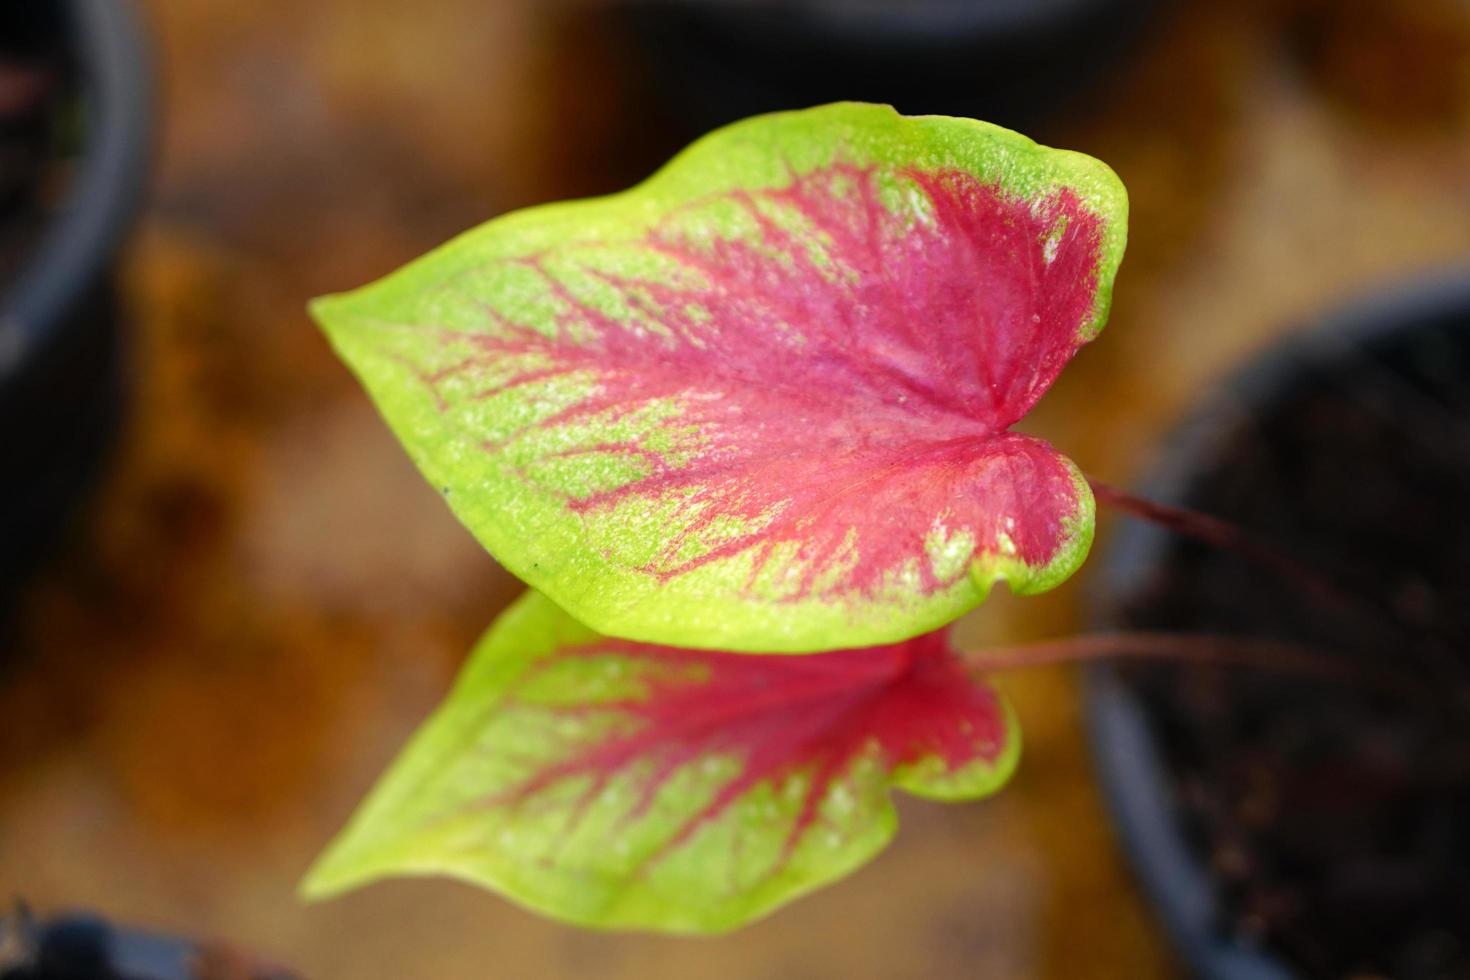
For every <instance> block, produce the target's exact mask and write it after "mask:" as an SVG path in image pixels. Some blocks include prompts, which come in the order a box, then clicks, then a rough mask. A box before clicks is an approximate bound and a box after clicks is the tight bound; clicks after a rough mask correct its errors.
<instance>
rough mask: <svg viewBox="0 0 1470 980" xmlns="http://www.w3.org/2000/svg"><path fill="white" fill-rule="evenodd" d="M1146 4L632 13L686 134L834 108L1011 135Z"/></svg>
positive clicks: (1130, 32)
mask: <svg viewBox="0 0 1470 980" xmlns="http://www.w3.org/2000/svg"><path fill="white" fill-rule="evenodd" d="M1155 2H1156V0H983V2H972V0H908V2H904V3H891V2H883V0H632V2H629V3H627V4H626V6H625V11H624V12H625V14H626V23H627V25H628V26H629V27H630V28H631V33H632V36H633V38H634V39H635V41H636V42H637V44H638V47H639V48H640V50H641V52H642V56H643V58H644V60H645V61H646V62H647V64H648V66H649V68H650V69H651V70H652V74H653V76H654V79H655V82H656V84H657V88H658V92H659V94H660V95H661V96H662V97H663V98H664V99H665V100H666V101H667V102H668V103H669V104H670V107H671V109H672V112H673V114H674V115H676V116H677V117H679V118H681V119H683V120H684V121H685V122H686V123H687V125H688V126H689V128H690V129H691V130H693V131H704V130H708V129H711V128H714V127H716V126H719V125H723V124H724V123H727V122H731V121H733V120H735V119H740V118H742V117H745V116H749V115H754V114H756V113H760V112H769V111H773V110H777V109H794V108H804V107H806V106H810V105H818V104H821V103H826V102H834V101H839V100H846V99H852V100H859V101H869V102H885V103H890V104H892V105H894V106H895V107H897V108H898V109H899V111H901V112H906V113H945V114H950V115H962V116H975V117H978V118H982V119H988V120H991V121H993V122H997V123H1001V124H1004V125H1010V126H1021V125H1024V124H1026V123H1028V122H1030V121H1032V120H1033V119H1034V118H1035V117H1036V116H1037V115H1038V114H1039V113H1041V112H1043V111H1045V110H1048V109H1050V108H1052V107H1054V106H1056V105H1058V104H1061V103H1063V102H1065V101H1066V100H1067V99H1068V98H1069V97H1071V96H1074V95H1076V94H1077V93H1079V92H1082V91H1085V90H1086V88H1087V86H1088V83H1089V82H1091V81H1093V80H1094V79H1095V78H1096V77H1097V75H1098V73H1099V72H1100V71H1101V70H1102V69H1103V68H1104V67H1106V66H1107V65H1108V64H1109V63H1110V62H1111V61H1112V60H1113V59H1114V58H1115V57H1117V55H1118V53H1119V51H1120V50H1122V49H1123V48H1124V47H1125V46H1126V44H1127V42H1128V41H1129V40H1131V39H1132V38H1133V36H1134V35H1135V34H1136V33H1137V31H1138V29H1139V28H1140V27H1141V26H1142V25H1143V24H1144V23H1145V21H1146V20H1147V18H1148V16H1149V14H1150V13H1151V12H1152V9H1153V7H1154V5H1155Z"/></svg>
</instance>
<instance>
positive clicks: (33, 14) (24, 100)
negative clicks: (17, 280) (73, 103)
mask: <svg viewBox="0 0 1470 980" xmlns="http://www.w3.org/2000/svg"><path fill="white" fill-rule="evenodd" d="M4 7H5V9H4V10H3V11H0V290H4V289H5V288H6V287H7V286H9V284H10V282H11V280H12V279H14V277H15V276H16V274H17V273H18V272H19V271H20V270H21V269H22V268H23V267H24V263H25V261H26V259H27V258H28V257H29V256H30V254H31V252H32V250H33V249H34V247H35V244H36V242H37V240H38V238H39V237H40V235H41V232H42V231H43V230H44V228H45V226H46V223H47V221H48V219H49V218H50V216H51V215H52V214H53V213H54V211H55V208H56V205H57V203H58V201H59V200H60V198H61V195H62V192H63V190H64V184H65V179H66V166H65V162H64V160H65V157H66V155H67V148H66V143H67V141H68V140H69V138H70V137H71V136H72V135H73V134H71V133H69V132H68V131H67V130H68V128H69V126H76V125H80V122H81V120H80V119H73V120H68V119H67V118H66V117H67V113H68V111H69V105H70V99H69V89H70V88H71V87H72V86H71V81H70V76H71V75H72V72H71V71H70V68H69V65H68V59H67V57H66V54H65V47H64V34H63V30H62V24H61V21H60V14H59V10H60V7H61V5H60V4H56V3H34V4H30V3H27V4H6V5H4Z"/></svg>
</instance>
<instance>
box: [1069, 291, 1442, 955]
mask: <svg viewBox="0 0 1470 980" xmlns="http://www.w3.org/2000/svg"><path fill="white" fill-rule="evenodd" d="M1457 311H1462V312H1463V314H1464V315H1465V316H1466V317H1470V267H1467V266H1463V265H1456V266H1450V267H1446V268H1444V269H1441V270H1439V271H1437V272H1435V273H1432V274H1429V275H1426V276H1422V277H1420V278H1418V279H1415V280H1411V281H1409V282H1408V283H1406V284H1400V285H1398V286H1396V287H1394V288H1391V289H1388V290H1382V291H1378V292H1374V293H1371V294H1368V295H1364V296H1360V297H1359V298H1357V299H1355V300H1352V301H1349V302H1348V303H1346V304H1345V305H1342V306H1339V307H1337V308H1336V309H1334V310H1332V311H1331V312H1328V313H1327V314H1325V315H1323V316H1320V317H1318V318H1315V320H1314V321H1313V322H1312V323H1311V324H1310V325H1309V326H1307V327H1306V328H1305V329H1303V330H1301V331H1298V332H1296V333H1294V334H1292V335H1290V336H1288V337H1287V338H1286V339H1284V340H1281V341H1278V343H1277V344H1276V346H1274V347H1270V348H1267V349H1266V350H1265V351H1264V352H1260V353H1257V354H1256V355H1255V356H1253V357H1251V358H1250V359H1248V360H1247V361H1246V363H1245V364H1244V366H1243V367H1240V368H1237V369H1236V370H1234V371H1233V372H1232V373H1230V374H1228V375H1227V376H1226V378H1225V380H1224V381H1222V382H1220V383H1218V384H1216V385H1215V386H1214V387H1213V388H1212V389H1211V393H1210V394H1209V395H1207V396H1206V398H1205V399H1204V401H1203V403H1202V404H1201V405H1200V406H1199V407H1197V408H1196V409H1195V410H1194V411H1192V412H1190V413H1189V414H1188V415H1186V417H1185V420H1184V422H1183V423H1182V424H1180V425H1179V426H1178V428H1177V429H1176V430H1175V431H1174V433H1173V434H1172V435H1171V436H1170V437H1169V438H1168V439H1167V440H1166V442H1165V444H1164V447H1163V449H1162V450H1161V451H1160V453H1159V454H1158V458H1157V459H1156V460H1155V461H1154V463H1153V465H1151V466H1150V467H1148V468H1147V473H1148V476H1147V477H1146V479H1145V480H1144V481H1143V486H1144V492H1145V493H1146V494H1147V495H1148V496H1149V497H1150V498H1151V499H1153V500H1157V501H1160V502H1162V503H1170V504H1179V503H1182V498H1183V495H1184V492H1185V490H1186V489H1187V487H1188V484H1189V481H1190V479H1191V478H1192V476H1193V475H1194V474H1195V473H1197V472H1198V471H1199V469H1200V463H1201V461H1202V460H1206V459H1209V458H1211V457H1213V456H1215V455H1217V454H1218V451H1219V450H1220V449H1221V448H1222V447H1223V446H1224V444H1225V440H1227V439H1228V438H1229V437H1230V436H1231V434H1232V433H1234V432H1236V431H1238V429H1239V426H1240V425H1241V424H1242V422H1243V420H1244V419H1245V418H1247V417H1248V415H1249V414H1251V413H1252V411H1253V410H1258V409H1260V408H1263V407H1269V406H1270V405H1271V404H1272V403H1273V402H1274V401H1275V400H1276V399H1278V398H1279V397H1281V396H1282V394H1283V393H1284V392H1285V391H1287V390H1288V389H1289V387H1290V386H1291V385H1293V384H1294V383H1295V382H1296V381H1297V379H1299V378H1301V377H1303V376H1304V375H1305V376H1310V375H1311V374H1312V373H1315V372H1320V371H1321V370H1322V369H1323V368H1325V367H1327V366H1329V365H1331V364H1332V363H1334V362H1335V361H1336V360H1338V359H1340V358H1341V357H1343V356H1344V355H1345V354H1350V353H1351V352H1352V351H1353V349H1355V348H1357V347H1360V346H1362V345H1365V344H1368V343H1372V342H1375V341H1379V340H1382V339H1384V338H1387V337H1390V336H1393V335H1395V334H1397V333H1400V332H1403V331H1405V330H1411V329H1414V328H1415V327H1422V326H1428V325H1434V324H1442V323H1443V322H1444V321H1445V320H1447V319H1448V318H1449V316H1451V315H1453V314H1454V313H1456V312H1457ZM1169 540H1170V536H1169V534H1168V532H1166V531H1165V530H1163V529H1162V528H1159V527H1156V526H1154V525H1150V524H1143V523H1140V522H1135V521H1129V522H1126V523H1125V524H1123V525H1121V526H1119V527H1118V528H1117V529H1116V530H1115V531H1114V532H1113V535H1112V539H1111V540H1110V541H1109V543H1108V547H1107V550H1106V552H1105V553H1104V555H1103V557H1102V560H1101V569H1100V573H1099V574H1097V575H1095V576H1093V577H1092V578H1091V580H1090V585H1091V588H1090V589H1089V592H1090V595H1089V601H1088V605H1089V607H1090V614H1089V616H1088V620H1089V622H1090V623H1091V625H1092V626H1093V627H1094V628H1116V626H1117V624H1116V620H1115V619H1114V616H1115V613H1116V609H1117V607H1118V605H1119V604H1120V602H1121V600H1123V599H1124V598H1126V596H1127V590H1126V586H1124V585H1122V583H1129V582H1136V581H1143V580H1144V574H1145V572H1146V570H1147V569H1151V568H1153V567H1156V566H1157V565H1158V564H1159V563H1160V561H1162V559H1163V558H1164V553H1165V549H1166V548H1167V547H1168V544H1169ZM1083 697H1084V700H1085V707H1084V710H1085V718H1086V728H1087V733H1088V741H1089V743H1090V744H1089V748H1090V749H1091V754H1092V761H1093V769H1094V771H1095V773H1096V778H1097V780H1098V783H1099V784H1100V787H1101V790H1102V794H1103V797H1104V800H1105V803H1106V805H1107V809H1108V812H1109V813H1110V815H1111V816H1112V822H1113V826H1114V831H1115V833H1116V834H1117V836H1118V838H1119V842H1120V844H1121V845H1122V848H1123V851H1124V853H1125V855H1126V858H1127V861H1128V864H1129V865H1130V867H1131V869H1132V871H1133V874H1134V877H1135V878H1136V879H1137V880H1138V882H1139V884H1140V885H1141V887H1142V890H1143V892H1144V894H1145V897H1146V898H1147V900H1148V903H1149V904H1150V906H1152V909H1151V911H1152V912H1153V914H1154V915H1155V916H1157V917H1158V919H1159V920H1160V921H1161V923H1162V925H1163V927H1164V932H1165V933H1166V935H1167V936H1168V938H1169V940H1170V942H1171V943H1172V945H1173V947H1174V949H1175V950H1176V951H1177V952H1178V953H1179V955H1180V956H1181V957H1182V958H1183V959H1184V960H1185V961H1186V962H1187V963H1188V964H1189V965H1190V966H1191V967H1192V968H1193V969H1194V971H1195V972H1196V973H1197V974H1198V976H1199V977H1201V978H1202V980H1300V978H1299V975H1298V974H1297V973H1296V972H1295V971H1293V970H1292V969H1290V968H1289V967H1287V966H1286V965H1285V964H1283V963H1282V962H1281V961H1280V960H1278V959H1277V958H1276V957H1274V956H1272V955H1271V954H1270V953H1269V952H1268V951H1266V950H1263V949H1257V948H1247V947H1244V946H1241V945H1238V944H1236V943H1233V942H1231V941H1230V940H1229V939H1227V938H1224V937H1222V936H1220V935H1219V934H1218V933H1217V931H1216V930H1215V929H1214V928H1213V926H1214V919H1215V912H1216V907H1217V902H1216V899H1215V895H1214V893H1213V889H1212V886H1211V883H1210V879H1209V876H1208V874H1207V873H1206V871H1205V869H1204V868H1203V867H1202V866H1201V862H1200V860H1199V859H1198V856H1197V855H1196V854H1195V853H1194V852H1193V851H1191V849H1190V848H1189V845H1188V843H1187V842H1186V841H1185V839H1184V835H1183V833H1182V832H1181V830H1180V828H1179V826H1178V821H1177V819H1176V816H1175V812H1174V808H1173V806H1172V805H1171V804H1170V802H1169V794H1168V791H1167V789H1166V783H1165V776H1164V771H1163V769H1164V766H1163V762H1162V760H1161V758H1160V755H1159V752H1158V751H1157V749H1156V746H1155V744H1154V741H1153V737H1152V734H1151V733H1150V732H1149V730H1148V726H1147V722H1146V720H1145V715H1144V709H1143V706H1142V704H1141V703H1140V702H1139V700H1138V698H1137V697H1136V696H1135V695H1134V694H1133V692H1132V691H1131V690H1130V689H1129V688H1128V687H1127V685H1126V684H1125V683H1124V682H1123V680H1122V678H1121V676H1120V674H1119V672H1118V671H1117V669H1116V668H1115V667H1113V666H1112V665H1110V664H1106V663H1095V664H1089V665H1087V666H1086V667H1085V668H1084V670H1083Z"/></svg>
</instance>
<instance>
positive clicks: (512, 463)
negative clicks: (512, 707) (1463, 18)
mask: <svg viewBox="0 0 1470 980" xmlns="http://www.w3.org/2000/svg"><path fill="white" fill-rule="evenodd" d="M1126 211H1127V200H1126V196H1125V194H1124V191H1123V188H1122V186H1121V184H1120V183H1119V182H1118V180H1117V178H1116V177H1115V176H1114V175H1113V173H1112V171H1111V170H1109V169H1108V168H1107V167H1106V166H1104V165H1103V164H1101V163H1099V162H1097V161H1096V160H1093V159H1091V158H1090V157H1086V156H1082V155H1080V154H1077V153H1070V152H1064V151H1059V150H1052V149H1048V148H1045V147H1041V146H1037V145H1036V144H1034V143H1032V142H1031V141H1030V140H1028V139H1026V138H1025V137H1023V136H1020V135H1018V134H1016V133H1013V132H1010V131H1008V130H1004V129H1000V128H998V127H995V126H991V125H987V124H985V123H981V122H976V121H974V120H969V119H954V118H947V117H938V116H929V117H916V118H905V117H902V116H899V115H898V114H897V113H895V112H894V111H893V110H892V109H889V108H887V107H882V106H872V105H859V104H839V105H832V106H825V107H821V108H817V109H810V110H805V111H801V112H791V113H781V114H776V115H771V116H762V117H758V118H755V119H750V120H747V121H745V122H742V123H738V124H736V125H733V126H730V127H728V128H726V129H722V130H720V131H718V132H716V133H714V134H712V135H710V136H708V137H706V138H705V139H703V140H701V141H699V142H697V143H695V144H694V145H693V146H691V147H690V148H689V149H688V150H686V151H685V152H684V153H682V154H681V155H680V156H678V157H677V158H676V159H675V160H674V161H673V162H672V163H670V164H669V165H668V166H667V167H665V168H664V169H663V170H662V171H660V172H659V173H658V174H657V175H655V176H654V177H652V178H650V179H649V180H648V181H646V182H645V183H643V184H642V185H640V186H638V187H636V188H634V189H633V190H630V191H628V192H626V193H623V194H618V195H614V196H612V197H608V198H602V199H598V200H591V201H580V202H572V203H568V204H559V205H552V206H547V207H541V208H533V209H531V210H528V211H523V212H520V213H516V214H512V215H509V216H506V217H503V218H500V219H497V220H495V221H492V222H490V223H488V224H486V225H484V226H482V227H480V228H478V229H476V230H474V231H472V232H469V233H468V234H466V235H464V236H462V237H460V238H458V239H456V240H454V241H452V242H450V243H449V244H448V245H446V246H444V247H442V248H440V249H439V250H437V251H435V252H432V253H430V254H429V255H428V256H426V257H424V258H422V259H420V260H419V261H417V262H414V263H412V264H410V265H409V266H407V267H405V268H404V269H402V270H400V271H398V272H396V273H394V274H393V275H390V276H389V277H387V278H386V279H384V280H382V281H380V282H378V283H376V284H373V285H371V286H368V287H365V288H363V289H361V290H358V291H356V292H353V293H349V294H345V295H342V296H333V297H328V298H326V299H322V300H319V301H317V302H316V303H315V304H314V305H313V307H312V309H313V312H314V313H315V315H316V316H317V318H318V319H319V320H320V321H321V323H322V324H323V325H324V326H325V328H326V330H327V333H328V334H329V336H330V338H331V340H332V343H333V344H334V346H335V347H336V348H337V350H338V351H339V352H340V353H341V355H342V356H343V357H344V358H345V359H346V360H347V362H348V363H349V364H350V365H351V366H352V367H353V368H354V370H355V371H356V372H357V373H358V375H359V376H360V377H361V378H362V380H363V382H364V383H365V384H366V386H367V387H368V389H369V390H370V392H371V393H372V395H373V397H374V398H375V399H376V401H377V402H378V404H379V406H380V407H381V409H382V411H383V412H384V414H385V415H386V417H387V419H388V421H389V423H390V424H391V425H392V426H393V428H394V429H395V431H396V432H397V433H398V435H399V437H400V438H401V439H402V440H403V442H404V443H405V444H406V445H407V447H408V449H409V451H410V452H411V453H412V455H413V457H414V458H415V460H416V461H417V462H418V464H419V466H420V467H421V468H422V469H423V471H424V472H425V474H426V475H427V476H428V477H429V479H430V480H431V481H432V483H433V484H434V486H435V487H436V488H438V489H440V490H441V491H442V492H443V493H444V494H445V495H446V497H447V498H448V501H449V504H450V506H451V507H453V508H454V510H455V511H456V513H458V515H459V516H460V518H461V519H462V520H463V521H464V522H465V523H466V524H467V525H468V526H469V527H470V528H471V530H473V531H474V533H475V534H476V535H477V536H478V537H479V538H480V540H481V541H482V542H483V543H484V544H485V546H486V547H487V548H489V550H490V551H491V552H492V553H493V554H494V555H495V556H496V557H497V558H498V559H500V561H501V562H503V563H504V564H505V565H506V566H507V567H508V568H509V569H510V570H511V571H513V572H515V573H516V574H517V575H519V576H521V577H522V578H523V579H525V580H526V581H527V582H529V583H530V584H531V585H533V586H535V587H536V588H538V589H542V590H544V591H545V592H546V593H547V594H548V595H550V596H551V597H552V598H553V599H555V600H556V601H557V602H558V603H559V604H561V605H562V606H564V607H565V608H566V609H567V610H568V611H569V612H571V613H572V614H573V615H574V616H576V617H577V618H578V619H580V620H582V621H584V622H586V623H588V624H590V625H592V626H594V627H596V628H597V629H600V630H602V631H604V632H606V633H609V634H612V635H616V636H623V637H628V638H631V639H637V640H643V641H646V642H656V643H670V644H678V645H681V646H690V647H706V648H730V649H736V650H744V651H761V652H805V651H809V650H819V649H832V648H836V647H845V646H863V645H870V644H875V643H886V642H893V641H896V640H901V639H904V638H906V637H909V636H914V635H917V634H919V633H922V632H925V631H928V630H931V629H935V628H937V627H939V626H941V625H943V624H945V623H947V622H949V621H950V620H952V619H953V618H955V617H956V616H958V615H960V614H961V613H963V612H965V611H966V610H968V609H970V608H972V607H973V606H975V605H976V604H978V603H979V602H981V601H983V599H984V598H985V596H986V594H987V593H988V591H989V590H990V588H991V586H992V585H993V584H994V583H995V582H996V581H1000V580H1004V581H1006V582H1007V583H1008V584H1009V585H1010V587H1011V589H1012V590H1013V591H1016V592H1021V593H1030V592H1038V591H1042V590H1045V589H1048V588H1051V587H1052V586H1054V585H1056V584H1057V583H1058V582H1060V581H1062V580H1063V579H1065V578H1066V577H1067V576H1068V575H1070V574H1071V573H1072V572H1073V571H1074V570H1075V569H1076V567H1077V566H1078V565H1079V564H1080V563H1081V561H1082V559H1083V558H1084V556H1085V554H1086V551H1087V548H1088V546H1089V544H1090V541H1091V536H1092V526H1093V503H1092V498H1091V495H1090V494H1089V492H1088V490H1087V487H1086V484H1085V482H1084V481H1083V480H1082V479H1081V478H1080V476H1079V474H1078V472H1077V470H1076V468H1075V467H1074V466H1073V465H1072V463H1071V462H1070V461H1068V460H1067V459H1065V458H1063V457H1062V456H1060V455H1058V454H1057V453H1056V452H1055V451H1054V450H1052V449H1051V447H1049V446H1048V445H1046V444H1045V443H1043V442H1041V441H1039V440H1037V439H1034V438H1030V437H1027V436H1024V435H1020V434H1016V433H1013V432H1011V431H1010V429H1011V426H1012V425H1014V424H1015V423H1016V422H1017V421H1018V420H1019V419H1020V418H1021V417H1022V416H1024V415H1025V414H1026V413H1027V411H1029V410H1030V408H1031V407H1032V406H1033V405H1034V404H1035V403H1036V401H1037V400H1038V399H1039V398H1040V397H1041V395H1042V394H1043V393H1044V392H1045V391H1046V389H1047V388H1048V387H1049V386H1050V385H1051V383H1052V382H1053V380H1054V379H1055V378H1056V377H1057V375H1058V373H1059V372H1060V371H1061V370H1062V368H1063V366H1065V364H1066V363H1067V361H1068V360H1069V359H1070V358H1071V357H1072V355H1073V354H1074V353H1075V352H1076V351H1077V349H1078V348H1079V347H1080V346H1081V345H1083V344H1084V343H1086V342H1087V341H1089V340H1091V339H1092V338H1093V337H1094V336H1095V335H1096V334H1097V332H1098V331H1099V330H1100V329H1101V328H1102V325H1103V322H1104V320H1105V318H1106V315H1107V310H1108V305H1109V301H1110V297H1111V292H1112V282H1113V276H1114V273H1115V272H1116V270H1117V266H1118V263H1119V261H1120V260H1121V258H1122V253H1123V246H1124V237H1125V228H1126Z"/></svg>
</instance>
